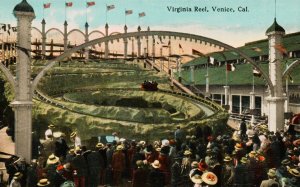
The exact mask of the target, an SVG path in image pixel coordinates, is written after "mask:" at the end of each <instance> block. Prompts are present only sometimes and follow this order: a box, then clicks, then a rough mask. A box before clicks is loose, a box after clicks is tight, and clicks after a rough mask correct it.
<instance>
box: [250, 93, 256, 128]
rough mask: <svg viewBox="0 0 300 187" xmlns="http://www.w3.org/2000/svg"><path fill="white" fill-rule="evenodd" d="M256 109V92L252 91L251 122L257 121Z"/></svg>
mask: <svg viewBox="0 0 300 187" xmlns="http://www.w3.org/2000/svg"><path fill="white" fill-rule="evenodd" d="M254 109H255V92H254V91H252V92H250V111H252V113H251V124H253V123H255V117H254Z"/></svg>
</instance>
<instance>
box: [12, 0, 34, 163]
mask: <svg viewBox="0 0 300 187" xmlns="http://www.w3.org/2000/svg"><path fill="white" fill-rule="evenodd" d="M24 9H26V10H27V11H25V12H23V11H22V10H24ZM13 13H14V16H15V17H16V18H17V32H18V33H17V45H18V46H22V47H24V48H25V49H30V48H31V23H32V20H33V19H34V18H35V14H34V10H33V8H32V7H31V6H30V5H29V4H28V3H27V1H26V0H23V1H22V2H21V3H20V4H18V5H16V6H15V8H14V11H13ZM30 60H31V57H30V56H28V55H27V54H26V53H24V52H23V51H21V50H19V49H18V50H17V64H16V69H17V71H16V83H17V84H16V93H15V100H14V101H12V102H11V106H12V107H13V109H14V111H15V154H16V155H18V156H22V157H23V158H25V160H26V161H27V163H29V162H30V161H31V150H32V143H31V142H32V141H31V140H32V137H31V135H32V104H33V103H32V90H31V67H30V64H31V63H30Z"/></svg>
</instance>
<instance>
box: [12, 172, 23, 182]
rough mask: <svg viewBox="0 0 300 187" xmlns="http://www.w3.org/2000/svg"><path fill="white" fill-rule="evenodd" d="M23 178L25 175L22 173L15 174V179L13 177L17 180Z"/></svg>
mask: <svg viewBox="0 0 300 187" xmlns="http://www.w3.org/2000/svg"><path fill="white" fill-rule="evenodd" d="M22 176H23V174H22V173H20V172H17V173H15V174H14V177H13V179H15V180H19V179H21V178H22Z"/></svg>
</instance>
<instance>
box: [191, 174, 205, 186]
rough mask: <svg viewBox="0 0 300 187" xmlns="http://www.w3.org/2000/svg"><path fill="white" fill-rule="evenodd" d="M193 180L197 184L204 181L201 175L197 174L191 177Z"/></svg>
mask: <svg viewBox="0 0 300 187" xmlns="http://www.w3.org/2000/svg"><path fill="white" fill-rule="evenodd" d="M190 179H191V181H192V182H193V183H195V184H201V183H202V182H203V181H202V179H201V175H199V174H195V175H193V176H192V177H190Z"/></svg>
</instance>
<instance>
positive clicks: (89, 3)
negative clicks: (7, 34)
mask: <svg viewBox="0 0 300 187" xmlns="http://www.w3.org/2000/svg"><path fill="white" fill-rule="evenodd" d="M95 5H96V2H95V1H87V2H86V8H89V7H91V6H95ZM65 6H66V7H67V8H69V7H72V6H73V2H71V1H70V2H66V3H65ZM50 7H51V3H44V4H43V8H44V9H48V8H50ZM115 8H116V7H115V5H113V4H111V5H106V11H110V10H113V9H115ZM131 14H133V10H127V9H126V10H125V16H128V15H131ZM138 16H139V18H141V17H144V16H146V13H145V12H140V13H138Z"/></svg>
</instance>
